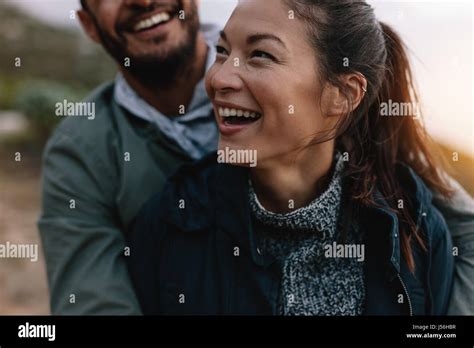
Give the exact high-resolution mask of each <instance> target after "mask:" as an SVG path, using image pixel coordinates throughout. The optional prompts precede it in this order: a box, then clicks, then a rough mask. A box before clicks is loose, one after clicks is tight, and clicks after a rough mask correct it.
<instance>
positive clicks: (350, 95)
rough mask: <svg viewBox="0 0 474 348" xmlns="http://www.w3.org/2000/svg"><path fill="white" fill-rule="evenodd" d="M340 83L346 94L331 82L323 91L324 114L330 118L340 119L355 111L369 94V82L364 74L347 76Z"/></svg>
mask: <svg viewBox="0 0 474 348" xmlns="http://www.w3.org/2000/svg"><path fill="white" fill-rule="evenodd" d="M339 81H340V83H341V85H342V86H344V88H345V91H346V93H342V90H341V87H339V86H336V85H334V84H332V83H330V82H327V83H326V86H325V87H324V89H323V94H322V97H321V105H322V110H323V114H324V115H326V116H328V117H331V116H336V117H338V116H342V115H345V114H348V113H350V112H352V111H354V110H355V109H356V108H357V107H358V106H359V104H360V102H361V101H362V99H363V98H364V95H365V93H366V92H367V80H366V79H365V77H364V76H363V75H362V74H356V73H353V74H345V75H342V76H341V77H340V78H339Z"/></svg>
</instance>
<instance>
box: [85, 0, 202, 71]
mask: <svg viewBox="0 0 474 348" xmlns="http://www.w3.org/2000/svg"><path fill="white" fill-rule="evenodd" d="M86 4H87V11H82V15H81V20H82V22H83V24H84V26H85V27H86V30H87V31H88V32H89V34H90V35H91V36H93V37H95V39H96V40H97V41H100V42H101V43H102V44H103V45H104V47H105V48H106V49H107V51H108V52H109V53H110V54H111V55H112V56H113V57H114V58H115V60H116V61H117V62H118V63H119V64H122V65H124V64H125V66H126V61H127V58H129V59H130V67H129V69H130V71H131V72H132V74H133V73H135V74H138V75H143V76H141V77H142V78H145V79H146V78H147V76H149V75H148V74H152V75H156V74H154V73H153V71H152V70H153V69H154V71H155V72H156V69H158V70H163V71H162V73H161V74H159V75H161V78H165V77H166V75H167V74H168V75H170V74H171V72H173V71H174V72H176V70H178V69H180V68H181V69H182V68H183V67H180V65H182V64H184V61H183V59H189V58H190V56H192V55H193V54H194V50H195V46H196V36H197V33H198V30H199V17H198V10H197V4H196V1H195V0H86ZM83 17H86V18H85V20H86V22H87V21H89V26H88V27H89V28H87V23H85V20H84V18H83ZM91 31H92V34H91ZM94 32H95V33H94ZM126 67H127V66H126ZM127 68H128V67H127ZM158 73H159V71H158ZM138 77H140V76H138ZM155 77H156V76H155Z"/></svg>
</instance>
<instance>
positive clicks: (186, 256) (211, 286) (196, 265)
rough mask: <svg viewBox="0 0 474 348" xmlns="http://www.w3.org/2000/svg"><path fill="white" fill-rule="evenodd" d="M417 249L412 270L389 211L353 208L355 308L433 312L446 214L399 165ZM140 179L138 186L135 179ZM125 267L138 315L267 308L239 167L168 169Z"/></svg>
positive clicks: (207, 164)
mask: <svg viewBox="0 0 474 348" xmlns="http://www.w3.org/2000/svg"><path fill="white" fill-rule="evenodd" d="M397 172H398V173H399V180H400V181H401V183H402V185H403V187H405V188H407V189H408V192H412V193H413V196H412V206H413V207H414V217H415V221H416V223H417V226H418V228H420V229H421V231H422V235H423V238H424V241H425V246H426V248H427V251H424V250H422V248H420V247H418V246H416V245H415V244H414V247H413V257H414V261H415V265H416V268H415V271H414V273H410V271H409V270H408V268H407V264H406V262H405V260H404V258H402V257H401V255H400V253H401V251H400V238H399V221H398V218H397V216H396V214H394V213H393V212H392V211H391V210H390V209H389V208H388V206H387V203H386V202H385V201H384V199H383V198H382V197H381V195H380V194H378V193H377V191H376V193H375V194H374V199H375V200H376V202H377V203H378V204H379V205H380V206H381V207H380V208H377V207H372V208H364V209H362V210H361V211H359V215H358V221H357V223H358V226H359V228H360V229H361V230H363V231H364V236H365V237H364V238H365V266H364V267H365V286H366V289H365V298H366V300H365V305H364V314H365V315H425V314H431V315H442V314H445V313H446V310H447V304H448V299H449V293H450V288H451V283H452V277H453V256H452V245H451V240H450V234H449V232H448V229H447V227H446V223H445V221H444V219H443V217H442V216H441V214H440V213H439V212H438V210H437V209H436V208H435V207H434V206H433V205H432V203H431V198H432V196H431V193H430V191H429V190H428V188H427V187H426V186H425V184H424V183H423V182H422V180H421V179H420V178H419V177H418V176H417V175H416V174H415V173H414V172H413V171H412V170H411V169H410V168H408V167H406V166H403V165H400V168H397ZM144 189H146V187H144ZM128 242H129V246H130V256H128V257H127V259H128V264H129V270H130V274H131V278H132V282H133V284H134V287H135V290H136V293H137V296H138V299H139V302H140V305H141V307H142V310H143V313H144V314H145V315H149V314H170V315H187V314H190V315H193V314H197V315H275V314H277V313H276V309H277V296H278V291H279V285H280V280H281V271H280V267H278V263H277V262H275V260H274V259H273V258H272V257H270V256H268V255H261V254H260V252H259V249H258V248H257V245H256V241H255V232H254V230H253V228H252V218H251V213H250V209H249V198H248V169H247V168H240V167H234V166H230V165H226V164H218V163H217V157H216V156H215V155H212V156H208V157H207V158H205V159H203V160H201V161H199V162H197V163H195V164H192V165H188V166H185V167H182V168H181V169H180V170H179V171H178V172H177V173H176V174H175V175H174V176H172V177H171V178H170V180H169V182H168V184H167V185H165V188H164V189H163V191H162V192H161V194H159V195H156V196H155V197H154V198H152V199H151V200H150V201H149V202H148V203H147V204H146V205H145V206H144V207H143V209H142V211H141V212H140V214H139V215H138V217H137V220H136V222H135V225H134V228H133V230H131V231H129V233H128Z"/></svg>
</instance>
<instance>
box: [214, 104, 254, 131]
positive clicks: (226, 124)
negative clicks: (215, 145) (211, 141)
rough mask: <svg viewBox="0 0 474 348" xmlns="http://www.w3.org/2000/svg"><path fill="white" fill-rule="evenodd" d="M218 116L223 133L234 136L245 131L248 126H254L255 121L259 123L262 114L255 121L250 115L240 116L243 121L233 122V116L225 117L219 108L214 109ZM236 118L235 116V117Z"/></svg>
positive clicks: (220, 129) (218, 123) (218, 122)
mask: <svg viewBox="0 0 474 348" xmlns="http://www.w3.org/2000/svg"><path fill="white" fill-rule="evenodd" d="M214 112H215V114H216V116H217V125H218V128H219V131H220V133H221V135H223V136H232V135H234V134H237V133H239V132H241V131H243V130H244V129H246V128H249V127H252V126H253V125H254V124H255V123H257V122H258V121H259V120H260V119H261V117H262V116H261V115H260V116H259V117H258V118H255V120H254V121H251V119H252V118H250V117H244V116H242V117H239V119H240V118H241V119H242V121H243V122H237V123H236V122H235V121H234V122H231V119H232V117H225V116H221V114H220V112H219V108H216V110H215V111H214ZM233 118H234V120H235V117H233Z"/></svg>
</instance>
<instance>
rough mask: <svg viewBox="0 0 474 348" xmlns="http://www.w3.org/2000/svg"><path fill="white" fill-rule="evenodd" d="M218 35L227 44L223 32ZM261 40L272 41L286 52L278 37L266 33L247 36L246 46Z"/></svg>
mask: <svg viewBox="0 0 474 348" xmlns="http://www.w3.org/2000/svg"><path fill="white" fill-rule="evenodd" d="M219 34H220V37H221V39H222V40H224V41H225V42H228V40H227V35H226V33H225V31H224V30H221V31H220V32H219ZM262 40H272V41H274V42H276V43H278V44H280V45H281V46H282V47H283V48H285V49H286V50H288V48H287V47H286V45H285V43H284V42H283V41H282V40H281V39H280V38H279V37H278V36H275V35H273V34H267V33H258V34H252V35H250V36H248V37H247V45H252V44H255V43H257V42H259V41H262Z"/></svg>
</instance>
